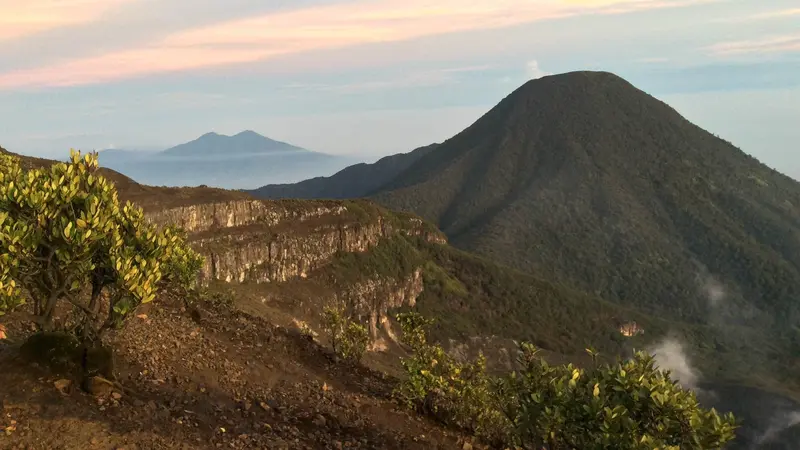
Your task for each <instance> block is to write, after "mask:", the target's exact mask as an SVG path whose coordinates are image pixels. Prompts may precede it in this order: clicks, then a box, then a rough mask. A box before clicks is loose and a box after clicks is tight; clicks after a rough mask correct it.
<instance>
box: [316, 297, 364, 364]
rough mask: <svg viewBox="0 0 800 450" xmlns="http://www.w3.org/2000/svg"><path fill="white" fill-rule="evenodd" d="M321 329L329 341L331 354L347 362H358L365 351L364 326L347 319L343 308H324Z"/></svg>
mask: <svg viewBox="0 0 800 450" xmlns="http://www.w3.org/2000/svg"><path fill="white" fill-rule="evenodd" d="M322 327H323V329H324V330H325V332H326V333H328V336H330V339H331V346H332V347H333V352H334V353H335V354H336V355H337V356H339V357H340V358H343V359H345V360H347V361H349V362H358V361H360V360H361V357H362V356H363V355H364V352H366V351H367V345H369V331H367V327H365V326H364V325H362V324H360V323H358V322H356V321H354V320H352V319H351V318H349V317H347V316H346V314H345V312H344V308H341V307H335V306H326V307H325V309H324V311H323V314H322Z"/></svg>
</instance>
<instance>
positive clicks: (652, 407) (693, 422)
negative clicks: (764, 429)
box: [396, 313, 735, 450]
mask: <svg viewBox="0 0 800 450" xmlns="http://www.w3.org/2000/svg"><path fill="white" fill-rule="evenodd" d="M397 320H398V321H399V322H400V325H401V327H402V330H403V341H404V342H405V343H406V344H407V345H408V346H409V347H410V348H411V351H412V355H411V356H410V357H409V358H406V359H404V360H403V367H404V369H405V374H406V378H405V380H403V381H402V382H401V384H400V385H399V386H398V388H397V390H396V396H397V397H398V398H399V399H400V400H401V401H402V402H403V403H404V404H406V405H407V406H409V407H411V408H415V409H417V410H418V411H419V412H422V413H427V414H431V415H433V416H434V417H436V418H437V419H439V420H441V421H442V422H444V423H447V424H451V425H455V426H458V427H461V428H464V429H467V430H469V431H472V432H474V433H475V434H476V435H478V436H480V437H482V438H484V439H485V440H487V441H489V442H491V443H493V444H495V445H500V446H506V447H514V448H523V449H541V448H547V449H549V450H560V449H564V450H583V449H598V450H599V449H619V450H628V449H630V450H634V449H636V450H645V449H672V450H678V449H695V450H700V449H719V448H722V447H723V446H724V445H725V444H726V443H727V442H728V441H730V440H732V439H733V437H734V430H735V419H734V417H733V416H732V415H730V414H728V415H726V416H724V417H721V416H720V415H719V414H717V412H716V411H715V410H713V409H711V410H705V409H703V408H701V407H700V405H699V404H698V402H697V399H696V397H695V395H694V393H693V392H691V391H687V390H684V389H683V388H681V387H680V386H679V385H678V384H677V383H676V382H675V381H673V380H672V379H671V378H670V375H669V372H663V371H660V370H658V369H657V368H656V367H655V365H654V362H653V358H652V357H651V356H650V355H647V354H645V353H641V352H640V353H637V355H636V356H635V357H634V358H633V359H630V360H628V361H625V362H618V363H616V364H606V365H598V364H595V365H594V367H592V368H590V369H580V368H577V367H574V366H573V365H571V364H567V365H557V366H551V365H548V364H547V362H545V361H544V360H543V359H541V358H540V357H538V356H537V352H538V349H536V347H534V346H533V345H531V344H527V343H523V344H521V345H520V348H521V351H520V356H519V360H518V363H519V365H520V367H521V368H520V369H519V370H518V371H514V372H511V373H510V374H508V375H505V376H503V377H499V378H492V377H489V376H487V375H486V374H485V360H484V358H483V357H482V356H479V357H478V358H477V359H476V360H475V361H472V362H467V363H459V362H456V361H455V360H454V359H453V358H452V357H450V356H448V355H447V354H446V352H445V351H444V349H442V347H441V346H439V345H433V344H429V343H428V342H427V337H426V332H425V329H424V328H425V327H426V326H429V325H430V324H431V321H429V320H427V319H424V318H422V317H421V316H420V315H419V314H417V313H405V314H399V315H398V316H397ZM590 353H591V352H590ZM592 355H593V356H595V355H594V354H593V353H592ZM595 360H596V359H595Z"/></svg>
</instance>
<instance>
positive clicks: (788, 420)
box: [750, 411, 800, 450]
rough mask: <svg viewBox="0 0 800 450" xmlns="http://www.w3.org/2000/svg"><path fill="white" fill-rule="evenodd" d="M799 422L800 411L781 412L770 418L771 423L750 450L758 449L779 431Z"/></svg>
mask: <svg viewBox="0 0 800 450" xmlns="http://www.w3.org/2000/svg"><path fill="white" fill-rule="evenodd" d="M798 423H800V412H797V411H794V412H791V413H788V414H781V415H778V417H775V418H773V419H772V423H771V425H770V426H769V428H767V431H765V432H764V434H762V435H761V436H759V437H758V439H756V441H755V442H754V443H753V445H752V446H750V448H751V449H752V450H756V449H758V448H759V447H760V446H761V444H763V443H765V442H768V441H770V440H772V439H773V438H775V437H776V436H777V435H778V433H780V432H781V431H783V430H785V429H787V428H789V427H793V426H795V425H797V424H798Z"/></svg>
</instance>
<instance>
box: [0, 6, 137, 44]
mask: <svg viewBox="0 0 800 450" xmlns="http://www.w3.org/2000/svg"><path fill="white" fill-rule="evenodd" d="M127 1H131V0H24V1H23V0H0V42H2V41H5V40H9V39H14V38H19V37H23V36H27V35H31V34H34V33H39V32H42V31H46V30H51V29H54V28H61V27H66V26H71V25H79V24H82V23H87V22H92V21H95V20H98V19H100V18H102V16H103V14H105V13H107V12H108V11H110V10H112V9H113V8H115V7H117V6H119V5H120V4H122V3H125V2H127Z"/></svg>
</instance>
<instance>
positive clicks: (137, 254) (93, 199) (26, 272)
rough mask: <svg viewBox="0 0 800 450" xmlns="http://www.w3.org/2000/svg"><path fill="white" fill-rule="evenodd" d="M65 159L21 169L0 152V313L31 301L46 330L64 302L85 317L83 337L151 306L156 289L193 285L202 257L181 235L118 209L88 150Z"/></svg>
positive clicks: (132, 209) (136, 211)
mask: <svg viewBox="0 0 800 450" xmlns="http://www.w3.org/2000/svg"><path fill="white" fill-rule="evenodd" d="M70 157H71V159H70V162H69V163H56V164H53V165H52V166H50V167H42V168H33V169H30V170H25V169H23V168H22V167H21V166H20V161H19V159H18V158H16V157H12V156H9V155H0V255H2V257H1V258H2V259H0V262H2V266H0V311H8V310H9V309H12V308H14V307H16V306H18V305H19V304H20V303H21V302H22V299H23V298H25V297H29V298H31V299H32V300H33V312H34V316H35V317H36V321H37V323H38V324H39V326H40V327H41V328H42V329H45V330H47V329H49V328H50V327H51V324H52V317H53V313H54V311H55V308H56V306H57V305H58V304H59V303H60V302H61V301H67V302H69V303H71V304H72V305H74V307H75V308H76V309H77V310H78V311H79V312H81V313H83V319H82V320H81V321H80V329H81V330H82V336H83V337H84V338H91V339H94V338H96V337H98V336H99V334H100V333H101V332H102V331H104V330H106V329H108V328H110V327H113V326H116V325H118V324H119V323H121V322H122V321H123V320H124V319H125V318H126V317H127V316H129V315H130V314H131V312H132V311H134V310H135V308H136V307H137V306H138V305H140V304H142V303H148V302H151V301H152V300H153V299H154V298H155V295H156V292H157V291H158V289H159V288H161V287H163V286H165V285H167V284H169V285H171V286H178V287H181V288H186V289H188V288H191V287H192V285H193V283H194V280H195V278H196V274H197V270H198V269H199V267H200V266H201V265H202V263H203V260H202V258H201V257H200V256H199V255H197V254H196V253H195V252H194V251H192V250H191V249H190V248H189V247H188V246H187V245H186V243H185V238H184V235H183V233H182V232H181V230H179V229H177V228H175V227H166V228H163V229H160V230H159V229H157V228H156V227H155V226H153V225H151V224H149V223H148V222H147V221H146V220H145V217H144V213H143V212H142V210H141V209H140V208H138V207H136V206H134V205H133V204H131V203H129V202H128V203H126V204H124V205H121V204H120V201H119V199H118V197H117V191H116V188H115V187H114V185H113V183H111V182H110V181H108V180H107V179H106V178H104V177H102V176H99V175H98V174H97V173H96V172H97V169H98V162H97V155H96V154H89V155H85V156H81V154H80V152H77V151H71V152H70ZM87 286H91V296H90V298H89V299H88V301H84V300H83V299H82V295H81V294H82V293H83V292H84V289H85V288H86V287H87ZM103 294H107V296H108V299H109V304H108V308H107V309H108V311H107V313H106V314H104V315H105V318H103V317H102V316H101V306H102V305H101V303H102V301H103V299H102V297H103Z"/></svg>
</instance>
